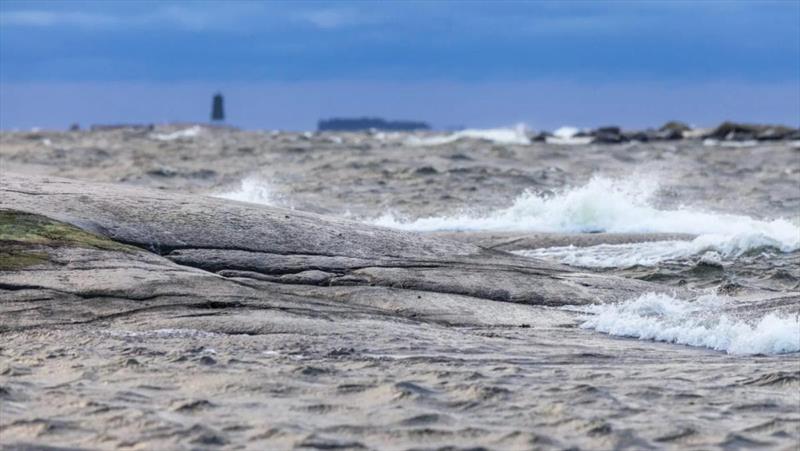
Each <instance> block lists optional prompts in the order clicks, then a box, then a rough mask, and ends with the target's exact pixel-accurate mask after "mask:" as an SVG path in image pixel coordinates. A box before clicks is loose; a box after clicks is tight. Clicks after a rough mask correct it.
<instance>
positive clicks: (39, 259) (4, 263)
mask: <svg viewBox="0 0 800 451" xmlns="http://www.w3.org/2000/svg"><path fill="white" fill-rule="evenodd" d="M47 261H48V257H47V253H45V252H41V251H33V250H25V249H3V250H1V251H0V271H16V270H18V269H23V268H27V267H28V266H34V265H39V264H42V263H46V262H47Z"/></svg>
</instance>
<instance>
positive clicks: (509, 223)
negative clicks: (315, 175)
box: [371, 177, 800, 266]
mask: <svg viewBox="0 0 800 451" xmlns="http://www.w3.org/2000/svg"><path fill="white" fill-rule="evenodd" d="M657 190H658V185H657V184H656V183H653V182H648V181H643V180H622V181H620V180H612V179H608V178H603V177H595V178H593V179H592V180H591V181H590V182H589V183H587V184H586V185H584V186H581V187H577V188H572V189H567V190H564V191H562V192H560V193H558V194H557V195H555V196H551V197H543V196H541V195H538V194H535V193H532V192H525V193H523V194H521V195H520V196H519V197H517V198H516V200H515V201H514V203H513V204H512V205H511V206H510V207H507V208H502V209H498V210H494V211H492V212H489V213H488V214H482V215H478V214H472V213H469V212H465V213H460V214H455V215H451V216H432V217H424V218H419V219H416V220H410V221H405V220H402V219H398V218H397V217H395V216H394V215H392V214H385V215H383V216H381V217H379V218H377V219H374V220H372V221H371V222H372V223H373V224H376V225H381V226H385V227H392V228H396V229H402V230H411V231H511V232H554V233H585V232H609V233H686V234H693V235H698V237H697V238H696V239H694V240H693V241H690V242H676V241H668V242H658V243H643V244H636V245H602V246H592V247H591V248H584V249H578V248H570V247H566V248H551V249H550V250H546V251H545V250H536V251H529V253H532V254H536V253H537V252H538V253H544V252H549V253H550V254H551V255H550V256H553V257H554V258H558V259H560V260H562V261H567V262H569V259H574V262H576V263H577V264H585V265H589V266H619V265H623V266H624V265H631V264H642V262H649V263H650V264H654V263H657V262H658V261H662V260H664V259H668V258H680V257H683V256H687V255H693V254H697V253H703V252H707V251H715V252H719V253H720V254H722V255H725V256H738V255H741V254H743V253H745V252H748V251H750V250H752V249H758V248H763V247H769V248H775V249H777V250H779V251H780V252H793V251H796V250H798V249H800V227H798V226H797V225H796V224H794V223H792V222H791V221H789V220H786V219H775V220H759V219H755V218H751V217H748V216H744V215H732V214H723V213H711V212H705V211H700V210H696V209H688V208H679V209H672V210H659V209H658V208H656V207H654V206H652V202H651V200H652V198H653V196H654V194H655V193H656V191H657ZM598 252H599V255H598ZM639 252H641V253H642V255H637V253H639ZM609 254H610V255H611V257H612V258H619V259H620V262H619V263H614V262H613V260H605V261H603V259H605V258H606V257H607V256H608V255H609ZM541 256H548V255H547V254H542V255H541ZM636 259H639V260H640V261H638V262H637V261H636Z"/></svg>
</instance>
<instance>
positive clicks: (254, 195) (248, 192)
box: [211, 177, 280, 206]
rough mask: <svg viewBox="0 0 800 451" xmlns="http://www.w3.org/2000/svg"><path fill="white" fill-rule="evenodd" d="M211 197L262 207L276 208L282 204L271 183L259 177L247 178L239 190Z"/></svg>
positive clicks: (241, 183) (240, 184)
mask: <svg viewBox="0 0 800 451" xmlns="http://www.w3.org/2000/svg"><path fill="white" fill-rule="evenodd" d="M211 196H212V197H218V198H220V199H230V200H236V201H239V202H249V203H251V204H260V205H270V206H275V205H278V204H279V203H280V202H278V200H277V198H276V196H275V194H274V193H273V189H272V187H271V186H270V185H269V183H267V182H266V181H265V180H263V179H261V178H258V177H248V178H245V179H243V180H242V181H241V182H240V183H239V188H238V189H234V190H231V191H225V192H221V193H215V194H212V195H211Z"/></svg>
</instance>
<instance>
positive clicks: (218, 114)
mask: <svg viewBox="0 0 800 451" xmlns="http://www.w3.org/2000/svg"><path fill="white" fill-rule="evenodd" d="M223 102H224V100H223V98H222V93H219V92H218V93H216V94H214V98H213V100H212V101H211V122H216V123H221V122H224V121H225V107H224V106H223Z"/></svg>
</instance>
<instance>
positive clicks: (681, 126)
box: [658, 121, 692, 134]
mask: <svg viewBox="0 0 800 451" xmlns="http://www.w3.org/2000/svg"><path fill="white" fill-rule="evenodd" d="M691 129H692V127H689V126H688V125H687V124H686V123H685V122H680V121H669V122H667V123H666V124H664V125H662V126H661V128H659V129H658V131H661V132H665V131H669V132H678V133H681V134H683V133H684V132H688V131H689V130H691Z"/></svg>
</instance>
